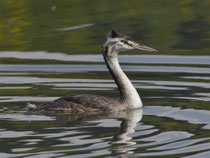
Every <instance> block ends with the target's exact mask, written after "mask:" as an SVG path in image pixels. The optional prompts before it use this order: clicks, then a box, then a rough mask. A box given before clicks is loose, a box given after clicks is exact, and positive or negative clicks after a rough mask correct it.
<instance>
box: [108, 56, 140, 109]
mask: <svg viewBox="0 0 210 158" xmlns="http://www.w3.org/2000/svg"><path fill="white" fill-rule="evenodd" d="M104 60H105V62H106V65H107V67H108V69H109V71H110V73H111V75H112V77H113V78H114V80H115V83H116V84H117V86H118V89H119V91H120V94H121V101H122V102H123V103H126V104H127V105H128V106H129V107H128V108H131V109H136V108H141V107H142V101H141V99H140V96H139V94H138V92H137V91H136V89H135V88H134V86H133V84H132V83H131V81H130V80H129V79H128V77H127V76H126V74H125V73H124V72H123V71H122V69H121V67H120V65H119V61H118V58H117V56H114V57H107V56H106V55H104Z"/></svg>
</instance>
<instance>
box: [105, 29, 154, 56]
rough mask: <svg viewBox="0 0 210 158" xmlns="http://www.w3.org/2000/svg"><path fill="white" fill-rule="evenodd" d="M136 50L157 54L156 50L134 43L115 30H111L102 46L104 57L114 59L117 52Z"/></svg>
mask: <svg viewBox="0 0 210 158" xmlns="http://www.w3.org/2000/svg"><path fill="white" fill-rule="evenodd" d="M132 49H138V50H143V51H148V52H157V50H156V49H153V48H150V47H148V46H145V45H143V44H140V43H137V42H135V41H134V40H133V39H132V38H131V37H129V36H126V35H123V34H121V33H119V32H117V31H115V30H111V31H110V33H109V34H108V36H107V40H106V42H105V43H104V45H103V52H104V53H105V54H104V55H106V56H110V57H114V56H117V55H118V53H119V52H121V51H126V50H132Z"/></svg>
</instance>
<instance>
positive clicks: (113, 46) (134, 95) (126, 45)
mask: <svg viewBox="0 0 210 158" xmlns="http://www.w3.org/2000/svg"><path fill="white" fill-rule="evenodd" d="M133 49H137V50H142V51H148V52H157V50H156V49H154V48H151V47H148V46H146V45H144V44H140V43H138V42H135V41H134V40H133V39H132V38H131V37H129V36H127V35H124V34H121V33H119V32H118V31H116V30H115V29H112V30H111V31H110V32H109V33H108V35H107V39H106V41H105V42H104V44H103V46H102V55H103V57H104V61H105V64H106V66H107V68H108V70H109V72H110V74H111V75H112V77H113V79H114V81H115V83H116V85H117V87H118V89H119V92H120V98H118V99H116V98H111V97H106V96H101V95H97V94H72V95H66V96H64V97H61V98H58V99H56V100H54V101H52V102H49V103H45V104H43V105H39V106H36V105H33V104H29V105H28V109H29V110H35V111H39V112H42V111H45V112H69V113H88V112H89V113H91V112H92V113H100V112H103V113H104V112H108V113H109V112H116V111H123V110H132V109H139V108H142V107H143V103H142V100H141V98H140V96H139V94H138V92H137V90H136V89H135V87H134V86H133V84H132V83H131V81H130V80H129V79H128V77H127V76H126V74H125V73H124V72H123V70H122V69H121V67H120V64H119V61H118V55H119V53H120V52H123V51H126V50H133Z"/></svg>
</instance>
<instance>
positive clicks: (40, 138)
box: [0, 55, 210, 157]
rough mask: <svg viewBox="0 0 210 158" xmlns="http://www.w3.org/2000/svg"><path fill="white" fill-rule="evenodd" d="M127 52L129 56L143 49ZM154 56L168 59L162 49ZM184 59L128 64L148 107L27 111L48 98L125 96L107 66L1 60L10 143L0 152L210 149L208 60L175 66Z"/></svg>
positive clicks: (1, 134) (3, 133) (5, 136)
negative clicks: (90, 112)
mask: <svg viewBox="0 0 210 158" xmlns="http://www.w3.org/2000/svg"><path fill="white" fill-rule="evenodd" d="M76 57H78V58H77V59H76ZM93 57H94V58H97V56H94V55H93ZM127 57H128V56H124V57H123V58H124V63H126V62H127V61H128V62H129V60H133V59H134V58H135V57H139V59H140V57H141V56H136V55H135V56H134V57H132V56H131V57H130V59H129V58H127ZM149 57H150V56H144V60H145V59H146V58H149ZM165 57H166V56H165ZM83 58H86V56H84V57H83V56H82V55H79V56H74V58H73V59H76V60H78V61H79V60H80V59H83ZM152 58H153V60H154V61H157V63H158V62H159V61H160V62H162V60H160V59H161V57H160V56H152ZM156 58H157V60H156ZM176 58H179V57H176V56H168V60H166V59H164V61H170V62H171V63H170V64H173V66H166V65H164V64H166V63H169V62H165V63H162V64H161V65H158V66H157V65H147V66H144V65H138V63H136V62H135V61H134V62H133V64H134V63H135V64H134V65H126V66H125V64H124V63H123V64H122V65H123V69H125V70H126V73H127V74H128V76H129V77H130V78H131V79H132V81H133V83H134V85H135V87H136V88H137V90H138V91H139V93H140V94H141V96H142V100H143V103H144V108H143V111H141V110H140V111H133V112H122V113H117V114H114V115H113V114H112V115H111V114H110V115H108V116H107V115H102V116H101V115H100V116H97V115H93V116H88V115H87V116H74V115H63V114H58V115H49V116H47V115H41V114H33V115H26V113H25V111H26V109H25V106H26V104H27V103H35V104H41V103H40V102H48V101H51V100H54V99H57V98H58V97H60V96H63V95H66V94H69V93H82V92H88V93H96V94H102V95H107V96H115V97H118V92H117V87H116V85H115V84H114V82H113V80H112V79H111V78H110V76H109V73H108V72H106V71H107V69H106V66H105V65H99V64H98V65H92V64H91V65H89V64H87V65H84V64H83V65H81V64H79V63H78V64H70V65H1V67H0V85H1V86H0V90H1V92H4V93H0V103H1V104H0V111H1V114H0V123H1V129H0V138H1V144H2V146H6V147H7V148H5V149H4V148H2V149H1V153H0V157H23V156H25V157H43V156H44V157H94V156H106V157H109V156H110V157H112V156H114V155H121V156H125V157H129V156H131V157H132V156H153V155H159V156H164V155H167V156H169V155H170V156H172V155H174V154H179V155H182V156H186V155H191V156H192V157H193V155H195V156H196V155H197V156H200V155H201V156H202V155H205V156H208V155H209V152H208V151H207V150H209V149H210V147H209V146H210V145H209V139H210V137H209V134H208V133H209V132H208V131H209V129H210V111H209V101H210V100H209V96H210V95H209V91H208V90H209V88H210V83H209V82H208V79H209V78H210V76H209V72H210V71H209V68H208V66H206V67H205V64H206V63H205V61H204V63H205V64H204V66H203V67H199V66H198V65H199V63H198V62H197V63H196V64H192V63H193V62H194V61H192V62H191V61H190V60H191V59H193V57H189V58H188V57H187V56H186V57H185V58H183V59H182V61H180V63H179V64H177V65H174V63H175V62H177V61H176V60H178V59H176ZM179 59H180V58H179ZM189 59H190V60H189ZM185 60H186V61H185ZM99 61H100V60H99ZM145 61H147V60H145ZM172 61H175V62H172ZM90 63H91V62H90ZM100 64H101V63H100ZM141 64H142V63H141ZM145 64H150V61H148V63H147V62H145ZM180 64H185V65H184V66H183V65H180ZM187 64H192V65H188V66H186V65H187ZM200 64H202V62H201V63H200ZM206 65H208V64H206ZM204 72H205V73H204ZM101 73H103V77H101ZM200 75H201V76H200ZM13 139H15V144H14V145H10V144H12V143H14V140H13ZM8 149H9V150H8ZM194 153H196V154H194Z"/></svg>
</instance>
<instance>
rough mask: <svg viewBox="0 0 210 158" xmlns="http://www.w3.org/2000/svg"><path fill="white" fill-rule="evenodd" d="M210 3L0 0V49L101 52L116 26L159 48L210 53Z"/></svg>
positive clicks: (166, 51)
mask: <svg viewBox="0 0 210 158" xmlns="http://www.w3.org/2000/svg"><path fill="white" fill-rule="evenodd" d="M209 7H210V0H202V1H198V0H176V1H174V0H159V1H157V0H129V1H128V0H0V51H40V50H41V51H47V52H63V53H68V54H85V53H87V54H90V53H91V54H92V53H100V52H101V45H102V43H103V42H104V40H105V36H106V35H107V32H108V31H109V30H110V29H112V28H116V29H117V30H118V31H119V32H122V33H125V34H127V35H130V36H132V37H134V39H136V40H137V41H140V42H141V41H142V43H144V44H147V45H149V46H151V47H154V48H156V49H158V50H159V53H160V54H170V55H210V12H209ZM84 24H88V25H89V27H85V28H80V29H69V30H68V31H65V30H62V29H63V28H71V27H74V26H80V25H84ZM134 53H136V52H135V51H134Z"/></svg>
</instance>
